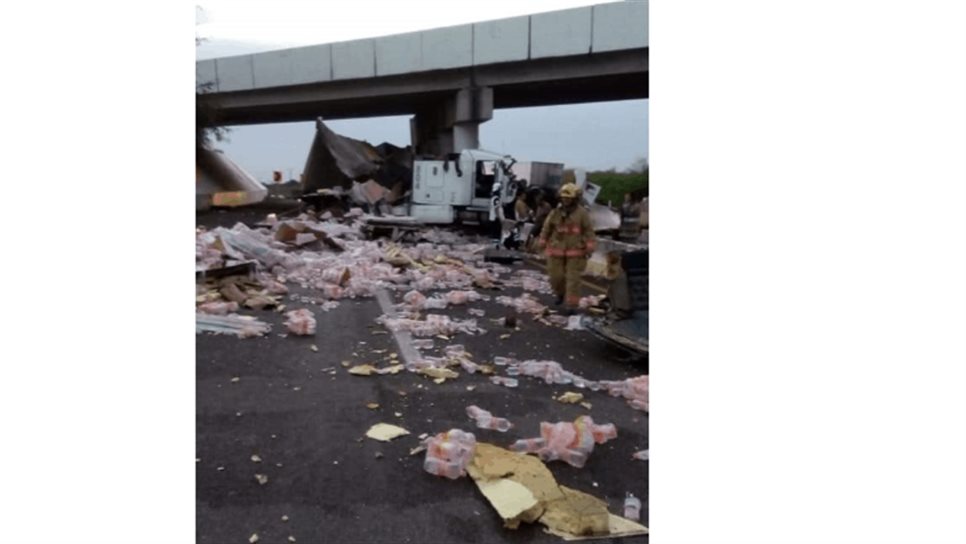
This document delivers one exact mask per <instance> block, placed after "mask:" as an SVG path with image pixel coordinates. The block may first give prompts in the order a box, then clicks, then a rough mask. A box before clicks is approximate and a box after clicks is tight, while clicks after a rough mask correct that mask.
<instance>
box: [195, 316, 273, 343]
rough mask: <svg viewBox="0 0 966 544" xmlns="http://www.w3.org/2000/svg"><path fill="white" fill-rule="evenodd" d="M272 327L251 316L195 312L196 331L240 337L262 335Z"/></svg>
mask: <svg viewBox="0 0 966 544" xmlns="http://www.w3.org/2000/svg"><path fill="white" fill-rule="evenodd" d="M271 329H272V327H271V325H269V324H268V323H265V322H264V321H259V320H258V319H256V318H254V317H251V316H243V315H238V314H229V315H226V316H220V315H208V314H204V313H196V314H195V332H196V333H200V332H213V333H216V334H234V335H237V336H238V337H239V338H251V337H253V336H262V335H264V334H265V333H267V332H269V331H270V330H271Z"/></svg>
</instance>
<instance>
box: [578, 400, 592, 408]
mask: <svg viewBox="0 0 966 544" xmlns="http://www.w3.org/2000/svg"><path fill="white" fill-rule="evenodd" d="M580 405H581V406H583V407H584V408H586V409H588V410H590V409H591V407H592V406H593V405H592V404H591V403H589V402H587V401H584V402H581V403H580Z"/></svg>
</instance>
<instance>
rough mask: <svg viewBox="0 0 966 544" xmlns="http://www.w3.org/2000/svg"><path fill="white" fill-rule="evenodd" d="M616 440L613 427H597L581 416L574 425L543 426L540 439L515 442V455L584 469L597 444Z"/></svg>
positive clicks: (591, 421) (543, 423) (562, 423)
mask: <svg viewBox="0 0 966 544" xmlns="http://www.w3.org/2000/svg"><path fill="white" fill-rule="evenodd" d="M614 438H617V427H615V426H614V424H613V423H607V424H604V425H597V424H595V423H594V420H593V419H592V418H591V417H590V416H580V417H578V418H577V419H576V420H574V422H573V423H568V422H563V421H561V422H558V423H548V422H546V421H543V422H541V423H540V436H539V437H538V438H526V439H521V440H517V441H516V442H514V443H513V444H512V445H511V446H510V449H511V450H513V451H519V452H527V453H536V454H537V455H538V456H539V457H540V459H542V460H544V461H556V460H560V461H564V462H565V463H567V464H569V465H571V466H574V467H577V468H581V467H583V466H584V463H586V462H587V458H588V457H589V456H590V454H591V452H593V451H594V444H595V443H596V444H603V443H604V442H607V441H608V440H612V439H614Z"/></svg>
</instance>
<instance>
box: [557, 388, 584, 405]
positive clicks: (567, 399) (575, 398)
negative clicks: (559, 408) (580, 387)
mask: <svg viewBox="0 0 966 544" xmlns="http://www.w3.org/2000/svg"><path fill="white" fill-rule="evenodd" d="M554 400H556V401H558V402H563V403H565V404H577V403H578V402H580V401H582V400H584V395H583V394H582V393H575V392H573V391H568V392H566V393H564V394H562V395H560V396H559V397H555V398H554Z"/></svg>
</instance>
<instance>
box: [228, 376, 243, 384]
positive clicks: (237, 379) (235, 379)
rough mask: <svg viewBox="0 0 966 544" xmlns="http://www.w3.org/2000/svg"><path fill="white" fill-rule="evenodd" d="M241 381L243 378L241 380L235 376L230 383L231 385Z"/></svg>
mask: <svg viewBox="0 0 966 544" xmlns="http://www.w3.org/2000/svg"><path fill="white" fill-rule="evenodd" d="M239 380H241V378H239V377H238V376H235V377H234V378H232V379H231V380H230V381H231V383H238V381H239Z"/></svg>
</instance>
